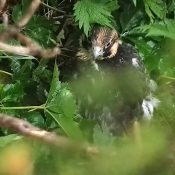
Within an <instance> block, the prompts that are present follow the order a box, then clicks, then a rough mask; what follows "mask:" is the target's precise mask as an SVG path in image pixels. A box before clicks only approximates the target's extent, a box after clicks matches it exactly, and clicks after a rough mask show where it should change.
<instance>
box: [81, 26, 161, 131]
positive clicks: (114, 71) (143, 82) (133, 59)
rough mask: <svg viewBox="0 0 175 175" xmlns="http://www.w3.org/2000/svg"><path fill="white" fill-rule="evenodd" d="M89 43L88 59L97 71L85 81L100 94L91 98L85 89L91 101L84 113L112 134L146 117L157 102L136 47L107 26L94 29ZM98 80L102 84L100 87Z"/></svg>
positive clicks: (151, 114) (153, 88)
mask: <svg viewBox="0 0 175 175" xmlns="http://www.w3.org/2000/svg"><path fill="white" fill-rule="evenodd" d="M91 45H92V46H91V48H89V54H90V60H91V63H93V64H92V65H93V66H94V68H95V69H96V71H97V72H98V73H97V74H98V75H97V77H98V78H96V77H95V76H94V74H93V73H92V77H91V80H88V79H87V80H86V82H87V85H89V87H90V88H91V89H93V88H94V89H95V90H92V91H95V92H96V93H101V94H99V95H97V94H96V96H98V98H94V96H93V95H92V94H93V93H92V92H90V93H89V92H88V91H87V92H85V94H86V95H87V96H88V99H90V100H88V101H89V103H90V105H91V108H90V110H88V109H86V114H85V115H86V116H88V117H89V118H90V119H93V120H97V121H98V123H99V124H100V126H101V127H102V128H104V127H105V128H108V130H109V132H112V133H114V134H118V133H120V131H121V130H123V128H125V127H127V126H129V125H130V124H131V123H132V122H133V121H134V120H135V119H139V118H142V117H143V118H146V119H150V118H151V117H152V116H153V112H154V108H155V107H157V106H158V103H159V100H158V99H156V98H155V97H154V96H153V93H154V91H155V90H156V83H155V82H154V81H153V80H150V79H149V77H148V75H147V74H146V73H145V69H144V66H143V64H142V62H141V59H140V57H139V55H138V52H137V51H136V49H135V48H134V47H133V46H132V45H130V44H126V43H122V42H121V41H120V39H119V35H118V33H117V32H116V31H115V30H114V29H110V28H107V27H97V28H95V29H94V31H93V33H92V37H91ZM81 51H82V50H81ZM79 55H80V54H79ZM91 72H93V71H90V72H89V74H91ZM89 74H88V76H89ZM93 76H94V77H93ZM99 77H100V78H99ZM99 79H100V81H99ZM109 81H110V82H109ZM101 82H103V83H102V84H103V86H104V87H105V88H104V87H103V86H101V87H100V85H99V84H100V83H101ZM108 83H109V84H108ZM96 86H97V87H98V88H97V90H96ZM153 86H154V87H153ZM98 90H99V91H98ZM100 95H101V96H104V98H102V97H100ZM101 99H103V100H104V99H105V100H104V101H103V100H101ZM82 103H84V102H82ZM87 106H88V105H85V108H86V107H87Z"/></svg>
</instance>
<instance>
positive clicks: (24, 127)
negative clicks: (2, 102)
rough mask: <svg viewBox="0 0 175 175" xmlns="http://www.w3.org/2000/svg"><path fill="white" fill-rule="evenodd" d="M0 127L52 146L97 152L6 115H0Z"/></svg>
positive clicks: (91, 152) (94, 149)
mask: <svg viewBox="0 0 175 175" xmlns="http://www.w3.org/2000/svg"><path fill="white" fill-rule="evenodd" d="M0 127H3V128H8V129H11V130H13V131H15V132H17V133H18V134H21V135H23V136H27V137H30V138H32V139H36V140H38V141H42V142H44V143H47V144H50V145H52V146H58V147H61V148H70V149H78V150H79V151H84V152H85V153H88V154H92V155H94V154H97V153H98V151H97V149H96V148H95V147H91V146H87V144H79V143H78V142H75V141H72V140H70V139H68V138H66V137H63V136H58V135H56V134H55V133H52V132H48V131H45V130H41V129H39V128H37V127H35V126H33V125H31V124H30V123H29V122H27V121H24V120H22V119H19V118H15V117H10V116H8V115H6V114H0Z"/></svg>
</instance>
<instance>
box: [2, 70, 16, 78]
mask: <svg viewBox="0 0 175 175" xmlns="http://www.w3.org/2000/svg"><path fill="white" fill-rule="evenodd" d="M0 73H3V74H6V75H9V76H11V77H12V76H13V74H12V73H10V72H7V71H4V70H0Z"/></svg>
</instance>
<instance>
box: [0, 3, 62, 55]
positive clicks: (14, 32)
mask: <svg viewBox="0 0 175 175" xmlns="http://www.w3.org/2000/svg"><path fill="white" fill-rule="evenodd" d="M0 5H1V4H0ZM39 5H40V0H33V1H32V2H31V5H30V6H29V8H28V10H27V12H26V13H25V14H24V16H23V17H22V18H21V19H20V20H19V21H18V22H17V23H16V24H14V25H12V26H8V28H7V29H6V31H5V32H3V33H0V50H4V51H5V52H9V53H12V54H17V55H32V56H35V57H39V58H52V57H55V56H57V55H59V54H60V52H61V51H60V49H59V48H58V47H55V48H53V49H43V48H41V46H40V45H39V44H38V43H36V42H35V41H33V40H32V39H31V38H29V37H27V36H25V35H23V34H21V33H20V31H21V28H23V27H24V26H25V25H26V24H27V23H28V22H29V20H30V19H31V17H32V15H33V14H34V13H35V11H36V10H37V8H38V7H39ZM1 6H2V5H1ZM11 38H13V39H16V40H18V41H19V42H20V43H21V44H22V46H13V45H9V44H6V43H4V42H5V41H6V40H8V39H11Z"/></svg>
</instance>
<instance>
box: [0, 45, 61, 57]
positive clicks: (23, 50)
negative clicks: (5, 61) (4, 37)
mask: <svg viewBox="0 0 175 175" xmlns="http://www.w3.org/2000/svg"><path fill="white" fill-rule="evenodd" d="M0 49H1V50H3V51H6V52H9V53H12V54H16V55H32V56H35V57H40V58H52V57H54V56H56V55H58V54H59V53H60V50H59V48H54V49H45V50H42V49H39V48H35V47H23V46H11V45H9V44H5V43H3V42H0Z"/></svg>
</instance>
